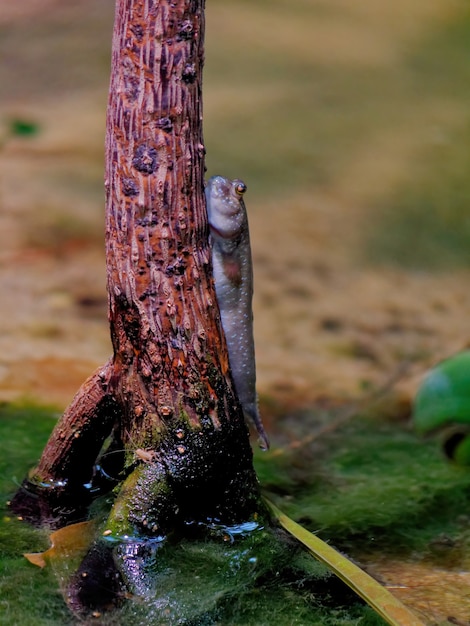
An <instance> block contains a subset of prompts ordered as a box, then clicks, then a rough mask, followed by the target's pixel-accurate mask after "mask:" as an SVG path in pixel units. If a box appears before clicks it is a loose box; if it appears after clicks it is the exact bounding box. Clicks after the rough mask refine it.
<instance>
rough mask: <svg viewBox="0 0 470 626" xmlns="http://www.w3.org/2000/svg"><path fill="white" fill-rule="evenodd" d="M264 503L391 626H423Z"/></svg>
mask: <svg viewBox="0 0 470 626" xmlns="http://www.w3.org/2000/svg"><path fill="white" fill-rule="evenodd" d="M265 501H266V504H267V505H268V507H269V508H270V509H271V511H272V513H273V515H274V517H275V518H276V519H277V521H278V522H279V523H280V524H281V526H282V527H283V528H284V529H285V530H287V532H288V533H290V534H291V535H292V536H293V537H295V538H296V539H297V540H298V541H300V542H301V543H303V544H304V546H306V547H307V548H308V549H309V550H310V552H311V553H312V554H313V556H314V557H315V558H316V559H318V560H319V561H321V562H322V563H324V564H325V565H326V566H327V567H329V568H330V569H331V570H332V571H333V572H334V574H336V576H338V578H340V579H341V580H342V581H343V582H345V583H346V584H347V585H348V586H349V587H351V589H352V590H353V591H355V592H356V593H357V595H358V596H360V597H361V598H362V599H363V600H365V601H366V602H367V604H369V605H370V606H371V607H372V608H373V609H374V611H376V612H377V613H378V614H379V615H380V616H381V617H382V618H383V619H384V620H385V621H386V622H388V623H389V624H390V625H391V626H425V624H424V623H423V622H422V621H421V620H419V619H418V618H417V617H416V615H414V613H412V612H411V611H409V610H408V609H407V608H406V606H404V605H403V604H402V603H401V602H400V601H399V600H397V598H395V596H393V595H392V594H391V593H390V592H389V591H387V589H385V587H383V586H382V585H380V584H379V583H378V582H377V581H376V580H374V579H373V578H372V577H371V576H369V574H366V573H365V572H364V571H362V570H361V569H360V568H359V567H357V566H356V565H354V563H351V561H349V560H348V559H347V558H346V557H344V556H343V555H342V554H340V553H339V552H337V551H336V550H335V549H334V548H332V547H331V546H329V545H328V544H327V543H325V542H324V541H322V540H321V539H319V538H318V537H316V536H315V535H313V534H312V533H311V532H309V531H308V530H306V529H305V528H303V526H301V525H300V524H297V522H294V520H292V519H291V518H290V517H288V516H287V515H285V514H284V513H283V512H282V511H281V510H280V509H278V508H277V506H276V505H275V504H273V503H272V502H271V501H270V500H268V499H265Z"/></svg>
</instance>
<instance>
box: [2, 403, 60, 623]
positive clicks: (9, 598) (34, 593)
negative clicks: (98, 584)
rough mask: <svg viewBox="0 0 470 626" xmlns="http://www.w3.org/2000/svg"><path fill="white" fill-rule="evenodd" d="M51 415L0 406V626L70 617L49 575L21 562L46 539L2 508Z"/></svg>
mask: <svg viewBox="0 0 470 626" xmlns="http://www.w3.org/2000/svg"><path fill="white" fill-rule="evenodd" d="M55 418H56V414H55V413H54V411H53V410H51V409H48V408H44V407H37V406H31V405H26V404H25V405H16V406H10V405H0V486H1V487H0V494H1V503H0V623H1V624H2V625H4V626H18V625H19V624H21V626H57V625H58V624H61V625H64V626H66V625H67V624H71V623H72V620H71V618H70V614H69V611H68V610H67V607H66V606H65V603H64V601H63V599H62V597H61V595H60V593H59V590H58V587H57V581H56V579H55V577H54V575H53V573H52V571H50V570H47V569H46V570H39V569H38V568H36V567H34V566H33V565H31V564H30V563H28V562H27V561H26V559H25V558H24V557H23V556H22V555H23V553H25V552H35V551H41V550H44V549H45V548H46V547H47V545H48V544H47V533H46V532H43V531H37V530H34V529H32V528H31V527H29V526H27V525H26V524H23V523H21V522H20V521H18V520H17V519H15V518H14V516H12V515H11V513H10V512H9V511H8V509H7V508H6V502H7V500H8V499H9V498H10V497H11V495H13V493H14V492H15V490H16V488H17V487H18V485H19V483H20V481H21V480H22V479H23V478H24V476H25V475H26V474H27V472H28V470H29V469H30V467H31V466H32V465H33V464H34V463H35V462H36V461H37V458H38V457H39V454H40V452H41V449H42V447H43V446H44V444H45V443H46V440H47V438H48V436H49V434H50V431H51V430H52V428H53V426H54V425H55Z"/></svg>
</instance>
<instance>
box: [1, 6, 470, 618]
mask: <svg viewBox="0 0 470 626" xmlns="http://www.w3.org/2000/svg"><path fill="white" fill-rule="evenodd" d="M206 4H207V7H206V13H207V33H206V68H205V77H204V135H205V143H206V149H207V165H208V175H212V174H222V175H225V176H229V177H241V178H243V179H244V180H245V182H246V183H247V186H248V193H247V196H246V203H247V208H248V212H249V218H250V228H251V241H252V248H253V259H254V269H255V296H254V309H255V311H254V312H255V340H256V353H257V373H258V388H259V391H260V393H261V399H262V405H261V406H262V413H263V419H264V422H265V425H266V427H267V430H268V432H269V434H270V436H271V439H272V440H273V449H272V450H271V451H270V452H269V453H268V454H265V455H261V454H260V453H257V454H256V464H257V471H258V473H259V476H260V479H261V483H262V485H263V488H264V489H265V490H266V492H267V493H268V495H269V496H270V498H271V499H272V500H274V501H275V502H276V504H277V505H278V506H279V507H280V508H281V509H282V510H283V511H285V512H286V513H288V514H289V515H291V516H292V517H293V518H294V519H296V520H297V521H299V522H300V523H302V524H303V525H304V526H305V527H307V528H308V529H310V530H313V531H315V532H318V533H319V536H320V537H321V538H323V539H327V540H328V541H330V542H331V543H332V544H333V545H334V546H336V547H337V548H339V549H341V550H344V551H345V552H346V553H347V554H348V555H350V556H351V557H353V558H354V559H355V560H356V561H357V562H358V563H359V564H360V565H361V566H362V567H364V568H365V569H366V570H367V571H369V572H370V573H372V574H373V575H374V576H376V577H377V578H378V579H379V580H380V581H382V582H383V583H384V584H386V585H387V586H388V587H389V588H390V590H392V591H393V593H394V594H396V596H397V597H399V598H400V599H401V600H402V601H403V602H404V603H405V604H407V605H409V606H410V607H412V608H413V609H415V610H416V611H417V613H418V614H419V615H420V617H421V618H422V619H423V621H424V622H425V623H428V624H460V625H465V624H467V625H468V624H469V623H470V607H469V602H470V601H469V598H470V580H469V576H470V575H469V569H470V565H469V560H468V559H469V557H468V537H469V515H470V513H469V507H468V492H469V489H468V476H469V473H468V469H467V470H465V469H463V468H460V469H459V468H457V467H455V466H453V465H452V464H449V463H448V462H447V461H446V460H445V459H444V457H443V456H441V452H440V446H439V444H438V442H437V441H434V440H432V439H421V438H418V437H417V436H416V435H415V434H414V433H413V431H412V429H411V428H410V427H409V425H408V417H409V413H410V402H411V399H412V397H413V395H414V393H415V391H416V389H417V386H418V384H419V381H420V379H421V378H422V376H423V374H424V373H425V371H426V370H427V369H428V368H429V367H430V366H432V365H434V364H435V363H436V362H438V361H439V360H440V359H442V358H444V357H446V356H449V355H451V354H452V353H455V352H457V351H459V350H461V349H462V348H463V347H464V346H465V345H466V344H467V343H468V338H469V315H468V312H469V310H470V290H469V289H468V284H469V281H470V271H469V252H468V251H469V250H470V229H469V220H468V206H469V204H470V177H469V176H468V170H469V165H470V157H469V154H470V153H469V145H470V134H469V128H470V112H469V111H470V109H469V107H468V102H469V99H470V80H469V78H470V77H469V73H470V63H469V59H470V11H469V6H468V2H467V0H413V2H410V1H409V0H395V2H393V3H385V2H377V1H376V0H361V1H360V2H350V3H346V2H344V0H272V1H271V0H270V2H266V1H264V0H257V1H254V0H223V1H222V0H220V1H219V0H217V1H216V0H210V1H209V0H208V2H207V3H206ZM113 10H114V3H113V2H110V1H109V0H81V2H80V3H64V2H60V1H59V0H22V2H16V3H14V2H9V3H7V2H4V3H3V4H2V6H1V7H0V57H1V58H2V63H1V64H0V85H2V87H4V88H2V95H1V99H0V293H1V294H2V297H1V298H0V400H3V401H5V402H11V401H15V402H16V403H18V401H19V400H21V399H22V398H25V397H29V398H30V399H33V400H34V403H33V404H32V405H31V404H30V405H24V406H22V405H21V404H20V405H19V404H15V405H12V406H7V405H5V406H4V407H3V408H2V411H1V414H0V429H1V436H0V445H1V447H2V453H1V455H0V467H1V471H0V480H1V481H2V493H3V494H5V497H4V500H6V499H7V498H8V497H9V495H11V494H12V493H13V491H14V489H15V487H16V486H17V485H18V483H19V482H20V481H21V480H22V479H23V477H24V475H25V474H26V472H27V471H28V469H29V468H30V467H31V466H33V465H34V463H35V461H36V459H37V457H38V456H39V454H40V452H41V449H42V446H43V445H44V443H45V441H46V440H47V436H48V433H49V432H50V430H51V428H52V425H53V423H54V422H53V413H54V412H53V411H50V410H49V409H43V408H38V402H39V403H44V404H47V405H49V404H50V403H53V404H55V405H57V407H60V410H62V409H63V408H64V406H66V404H67V403H68V402H69V401H70V400H71V398H72V396H73V394H74V393H75V391H76V390H77V389H78V387H79V386H80V384H81V383H82V382H83V380H84V379H85V378H86V377H87V376H88V375H89V374H90V373H91V372H92V371H93V370H94V369H95V368H96V367H97V366H99V365H101V364H102V363H103V362H105V361H106V360H107V359H108V357H109V354H110V351H111V345H110V340H109V329H108V324H107V320H106V291H105V263H104V253H103V249H104V246H103V238H104V234H103V221H104V220H103V204H104V203H103V162H104V121H105V109H106V98H107V88H108V82H109V60H110V47H111V31H112V20H113ZM381 390H382V392H381ZM377 399H379V400H380V402H379V403H378V404H377V403H376V401H377ZM372 401H373V402H374V403H375V404H374V407H373V408H372V409H371V406H370V404H371V403H372ZM58 412H60V411H59V410H58ZM259 532H260V534H258V535H256V536H254V537H253V538H246V541H248V542H250V541H253V542H257V541H258V540H260V541H259V545H258V544H257V545H256V548H255V549H256V551H259V553H260V555H259V559H258V562H257V563H258V564H257V565H256V566H253V564H251V565H250V564H249V561H248V562H247V561H246V559H245V557H240V563H241V565H240V571H239V572H237V571H236V568H235V566H234V565H233V558H232V560H231V557H230V556H227V554H226V551H227V550H229V549H230V546H227V545H226V544H225V543H223V544H222V545H219V544H217V542H212V543H211V544H210V546H209V547H210V549H206V548H207V546H206V547H204V546H203V547H201V546H199V545H198V544H195V545H189V544H184V543H183V544H181V546H179V547H178V546H176V545H175V546H170V545H169V546H166V547H165V551H164V552H162V553H161V555H160V556H161V559H159V561H158V562H159V564H160V565H158V566H157V570H155V571H154V572H153V575H154V579H156V578H158V576H160V574H159V571H158V567H163V564H165V563H169V565H168V567H169V569H170V570H171V568H172V567H173V565H174V563H175V562H176V559H173V558H172V557H171V554H172V552H171V550H172V549H175V550H179V555H184V556H182V558H181V559H180V558H179V559H178V562H180V563H181V568H182V570H184V571H182V572H179V573H178V572H171V571H169V572H168V574H169V575H168V577H167V578H165V584H168V585H170V581H171V580H175V578H173V579H172V578H171V577H172V576H177V574H178V576H179V575H181V576H182V578H181V579H180V580H182V579H184V580H187V579H188V571H189V572H190V571H191V569H194V568H196V566H197V564H198V562H199V560H201V559H202V557H201V553H200V552H198V550H200V549H201V550H203V553H204V560H205V562H206V565H204V564H202V565H201V568H202V569H204V568H206V570H207V569H209V570H210V569H211V567H212V569H216V570H217V568H221V569H220V576H219V580H218V586H217V589H215V586H214V584H213V583H214V581H213V580H212V581H211V579H204V578H203V579H201V580H203V581H204V582H203V583H201V584H200V585H199V586H198V587H197V589H198V592H199V593H201V594H203V597H204V601H203V606H204V608H203V613H204V616H201V615H199V616H194V615H193V614H192V613H191V611H192V610H193V609H192V608H191V607H193V606H194V602H193V601H190V600H189V599H188V598H186V600H185V603H186V606H187V607H188V608H187V610H188V611H189V613H187V614H186V617H185V618H184V619H186V623H188V624H189V623H191V624H196V623H201V624H202V623H214V621H216V623H221V624H224V623H228V624H240V626H241V625H242V624H250V623H254V624H255V623H256V624H263V623H265V624H277V623H279V624H317V623H318V624H361V625H364V624H372V623H377V622H376V618H375V616H374V615H373V613H372V612H371V611H370V610H369V609H365V608H364V607H363V606H362V605H361V604H360V603H357V602H356V600H355V599H354V597H352V596H351V595H350V594H348V593H347V592H345V590H344V587H343V586H339V587H338V586H337V583H335V582H334V579H332V578H331V577H329V576H326V578H325V572H324V570H323V569H321V570H319V569H318V568H317V567H316V566H313V565H312V559H311V557H310V556H309V555H307V554H306V553H304V552H301V551H300V552H296V550H299V549H298V548H297V549H294V548H293V547H292V545H291V544H290V543H288V544H286V543H285V541H284V539H283V540H282V541H281V543H280V544H279V542H276V541H275V542H274V543H270V541H271V539H272V537H270V536H267V537H264V538H263V537H262V531H259ZM261 539H263V541H266V543H265V547H263V546H262V545H261V544H262V541H261ZM243 541H245V539H244V540H243ZM233 545H234V550H235V552H234V554H236V551H237V550H238V551H239V552H243V549H244V548H243V546H242V543H240V542H238V543H237V541H235V542H234V544H233ZM247 545H248V544H247ZM268 545H271V547H272V549H273V553H272V554H266V553H267V552H268V553H269V551H270V549H266V546H268ZM0 547H1V550H2V558H1V563H0V566H1V568H2V574H1V576H2V578H1V590H0V611H1V612H0V623H2V624H3V623H5V624H12V625H13V624H15V626H16V625H17V624H19V625H22V624H35V625H36V624H57V625H58V624H64V625H66V624H68V623H73V621H74V620H73V618H71V617H70V614H69V612H68V610H67V608H66V606H65V604H64V601H63V599H62V596H61V594H60V593H59V587H60V585H63V582H61V580H62V579H63V578H64V577H65V574H64V570H63V569H62V570H61V571H62V574H60V572H59V570H60V568H58V567H52V566H50V567H46V568H44V569H39V568H36V567H34V566H33V565H31V564H30V563H28V562H27V561H26V560H25V559H24V558H23V557H22V556H21V554H22V553H24V552H28V553H30V552H34V551H42V550H45V549H47V547H48V538H47V533H46V532H38V531H33V530H31V529H29V528H28V527H27V526H25V525H24V524H21V523H20V522H18V520H15V519H11V516H10V514H9V513H8V511H7V510H5V511H4V512H3V513H2V525H1V543H0ZM175 554H176V553H175ZM261 555H263V557H261ZM208 563H212V566H208ZM230 563H232V565H230ZM263 568H264V569H263ZM312 568H313V569H312ZM197 575H198V576H199V575H200V576H203V575H204V571H201V572H199V570H198V573H197ZM61 577H62V578H61ZM155 577H156V578H155ZM193 579H194V580H191V581H190V582H191V583H194V584H196V582H197V580H199V579H196V578H195V577H194V576H193ZM222 579H223V580H222ZM160 580H163V579H162V578H161V577H160ZM183 586H188V585H183ZM189 588H191V587H189ZM168 589H169V587H168ZM217 594H219V595H217ZM170 595H171V594H170ZM215 596H217V597H215ZM168 597H169V596H168ZM170 600H171V598H169V600H168V602H170ZM180 601H181V598H180V599H179V600H178V602H180ZM168 602H167V604H166V605H165V610H166V609H168V610H169V611H170V612H171V610H172V608H171V606H170V605H169V604H168ZM170 604H171V602H170ZM126 606H127V609H125V610H127V611H128V612H129V614H128V615H127V617H126V618H124V617H123V618H122V619H127V620H128V621H126V622H125V623H126V624H127V623H131V622H130V621H129V620H131V619H134V620H135V621H136V622H137V623H138V621H139V620H143V619H144V617H143V614H142V612H141V611H145V607H142V606H141V605H138V604H137V603H133V602H132V601H131V602H130V603H128V604H127V605H126ZM129 607H131V608H129ZM132 607H134V608H132ZM154 608H155V607H154ZM132 611H134V615H132ZM156 613H157V611H155V614H154V615H153V617H152V619H154V618H155V615H156ZM190 613H191V615H193V617H189V615H190ZM94 619H95V623H98V622H97V620H101V621H103V620H106V619H109V620H111V618H104V617H103V616H102V617H100V618H94ZM155 619H157V618H155ZM204 619H206V622H204V621H203V620H204ZM191 620H192V621H191ZM197 620H199V622H198V621H197ZM210 620H212V622H211V621H210ZM217 620H218V622H217ZM224 620H225V622H224ZM263 620H264V621H263ZM276 620H277V621H276ZM374 620H375V621H374ZM103 623H105V621H103ZM110 623H113V622H112V621H110Z"/></svg>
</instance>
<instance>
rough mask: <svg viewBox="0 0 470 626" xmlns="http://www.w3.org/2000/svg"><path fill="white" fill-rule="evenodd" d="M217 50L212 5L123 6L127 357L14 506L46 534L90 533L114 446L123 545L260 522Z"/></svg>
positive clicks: (79, 403)
mask: <svg viewBox="0 0 470 626" xmlns="http://www.w3.org/2000/svg"><path fill="white" fill-rule="evenodd" d="M203 39H204V1H203V0H176V1H173V2H172V1H170V0H160V1H158V0H117V3H116V20H115V27H114V36H113V52H112V69H111V86H110V98H109V105H108V113H107V135H106V183H105V186H106V259H107V270H108V285H107V288H108V297H109V320H110V327H111V337H112V343H113V349H114V355H113V358H112V359H111V360H110V362H109V363H108V364H106V365H105V366H104V367H103V368H101V369H100V370H99V371H98V372H96V373H95V374H94V375H93V376H92V377H91V378H90V379H89V380H88V381H86V382H85V383H84V385H83V386H82V388H81V389H80V390H79V392H78V394H77V396H76V397H75V399H74V401H73V402H72V404H71V405H70V407H69V408H68V409H67V411H66V412H65V413H64V415H63V417H62V419H61V420H60V421H59V423H58V425H57V427H56V429H55V430H54V432H53V434H52V435H51V438H50V440H49V442H48V444H47V446H46V448H45V450H44V453H43V455H42V458H41V460H40V462H39V465H38V467H37V468H36V469H35V470H34V472H33V473H32V474H31V475H30V477H29V478H28V479H27V480H26V481H25V483H24V485H23V488H22V489H21V490H20V491H19V492H18V493H17V494H16V496H15V498H14V499H13V501H12V508H13V510H15V511H16V512H18V513H20V514H22V515H23V516H25V517H28V518H29V519H30V520H32V521H36V522H41V521H44V520H45V519H49V520H55V523H56V524H59V525H60V524H61V523H64V521H68V520H70V519H76V518H80V516H81V515H82V513H83V510H84V509H85V508H86V506H87V504H88V503H89V501H90V499H91V498H92V497H93V495H94V491H95V490H96V491H99V488H100V484H101V483H100V480H99V472H97V469H96V462H97V457H99V455H100V450H101V449H102V446H103V443H104V441H105V440H107V441H108V443H107V446H108V448H107V449H105V450H104V453H103V451H102V455H101V458H102V460H103V462H105V461H106V458H108V459H109V458H111V457H112V456H113V457H116V458H117V455H115V454H114V453H115V452H116V453H117V451H118V450H120V449H122V450H123V454H121V457H120V459H121V461H122V467H118V466H116V467H115V468H114V470H113V471H114V472H115V474H116V476H117V475H118V473H119V471H121V470H122V471H123V472H124V473H125V475H127V479H126V480H125V482H124V484H123V486H122V489H121V492H120V494H119V495H118V498H117V501H116V504H115V506H114V509H113V512H112V513H111V516H110V522H109V525H110V529H111V531H112V532H113V533H116V534H122V533H128V532H129V529H131V530H132V532H139V533H144V534H145V533H147V534H150V535H152V534H155V533H162V532H163V533H165V532H167V531H168V530H169V529H171V528H172V527H174V525H175V524H176V525H178V524H179V523H183V524H184V523H187V522H189V521H194V520H206V519H211V520H213V519H217V520H220V521H223V522H224V523H236V522H238V521H241V520H244V519H246V518H247V517H249V516H250V515H252V514H253V513H254V512H255V511H256V510H257V509H258V508H259V496H258V491H257V483H256V476H255V473H254V470H253V466H252V453H251V448H250V444H249V439H248V432H247V429H246V426H245V424H244V421H243V415H242V411H241V409H240V406H239V402H238V399H237V398H236V396H235V394H234V389H233V383H232V381H231V376H230V372H229V364H228V355H227V349H226V345H225V341H224V339H223V334H222V331H221V325H220V315H219V311H218V306H217V302H216V298H215V292H214V287H213V281H212V268H211V262H210V248H209V243H208V226H207V217H206V211H205V202H204V192H203V186H204V182H203V177H204V145H203V140H202V98H201V80H202V65H203V54H204V53H203ZM107 438H108V439H107ZM109 441H110V443H109ZM111 453H113V454H111ZM100 464H101V465H103V463H102V462H99V465H100ZM107 473H109V471H108V472H107Z"/></svg>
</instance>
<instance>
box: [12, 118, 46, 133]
mask: <svg viewBox="0 0 470 626" xmlns="http://www.w3.org/2000/svg"><path fill="white" fill-rule="evenodd" d="M38 131H39V125H38V124H36V122H32V121H31V120H26V119H20V118H17V119H13V120H11V121H10V132H11V134H12V135H15V136H17V137H32V136H33V135H36V134H37V133H38Z"/></svg>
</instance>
